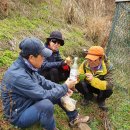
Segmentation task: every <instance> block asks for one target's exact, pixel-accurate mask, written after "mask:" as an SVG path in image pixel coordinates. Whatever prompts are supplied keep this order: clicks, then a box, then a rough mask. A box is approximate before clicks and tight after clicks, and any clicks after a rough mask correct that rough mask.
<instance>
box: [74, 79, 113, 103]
mask: <svg viewBox="0 0 130 130" xmlns="http://www.w3.org/2000/svg"><path fill="white" fill-rule="evenodd" d="M75 87H76V89H77V90H78V91H79V92H80V93H81V94H83V96H84V98H85V99H87V100H91V99H92V98H93V93H95V94H97V101H98V102H102V101H105V99H106V98H109V97H110V96H111V95H112V93H113V91H112V89H107V90H99V89H97V88H94V87H92V86H91V85H90V84H88V83H87V82H86V81H81V82H79V83H78V84H76V86H75Z"/></svg>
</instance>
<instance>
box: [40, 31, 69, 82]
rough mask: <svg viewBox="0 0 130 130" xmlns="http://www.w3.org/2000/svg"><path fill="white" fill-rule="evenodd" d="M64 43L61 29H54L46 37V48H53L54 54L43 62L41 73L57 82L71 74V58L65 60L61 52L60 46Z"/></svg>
mask: <svg viewBox="0 0 130 130" xmlns="http://www.w3.org/2000/svg"><path fill="white" fill-rule="evenodd" d="M63 45H64V39H63V36H62V34H61V32H59V31H53V32H51V34H50V37H48V38H47V39H46V43H45V46H46V48H48V49H50V50H52V55H51V56H50V57H47V58H46V59H45V61H44V62H43V64H42V66H41V68H40V70H39V73H40V74H41V75H43V76H44V77H45V78H46V79H49V80H51V81H53V82H55V83H59V82H61V81H65V80H66V79H67V78H68V77H69V74H70V66H69V65H70V63H71V60H67V58H66V60H63V59H62V58H61V55H60V53H59V48H60V47H61V46H63Z"/></svg>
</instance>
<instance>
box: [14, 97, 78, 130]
mask: <svg viewBox="0 0 130 130" xmlns="http://www.w3.org/2000/svg"><path fill="white" fill-rule="evenodd" d="M56 103H57V104H59V106H60V107H61V108H62V109H63V110H64V111H65V112H66V114H67V115H68V117H69V119H70V120H73V119H74V118H76V116H77V114H78V112H77V111H76V110H75V111H73V112H68V111H66V110H65V109H64V107H63V106H62V105H61V102H60V100H57V101H54V102H53V103H52V102H51V101H50V100H48V99H44V100H41V101H39V102H37V103H35V104H34V105H32V106H30V107H29V108H27V109H26V110H25V111H24V112H23V113H22V115H21V116H20V117H19V119H18V121H17V122H16V123H15V125H16V126H18V127H20V128H26V127H30V126H31V125H33V124H35V123H37V122H40V124H41V126H42V127H43V128H45V129H46V130H54V128H55V127H56V126H55V119H54V116H53V113H54V105H53V104H56Z"/></svg>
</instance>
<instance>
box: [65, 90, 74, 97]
mask: <svg viewBox="0 0 130 130" xmlns="http://www.w3.org/2000/svg"><path fill="white" fill-rule="evenodd" d="M72 94H73V91H72V90H71V89H68V92H67V93H66V95H67V96H69V97H70V96H72Z"/></svg>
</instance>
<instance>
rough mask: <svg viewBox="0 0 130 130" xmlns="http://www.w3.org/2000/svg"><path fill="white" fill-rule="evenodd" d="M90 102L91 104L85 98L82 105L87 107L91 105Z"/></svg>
mask: <svg viewBox="0 0 130 130" xmlns="http://www.w3.org/2000/svg"><path fill="white" fill-rule="evenodd" d="M89 102H90V101H89V100H87V99H85V98H84V99H82V100H81V105H82V106H87V105H88V104H89Z"/></svg>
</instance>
